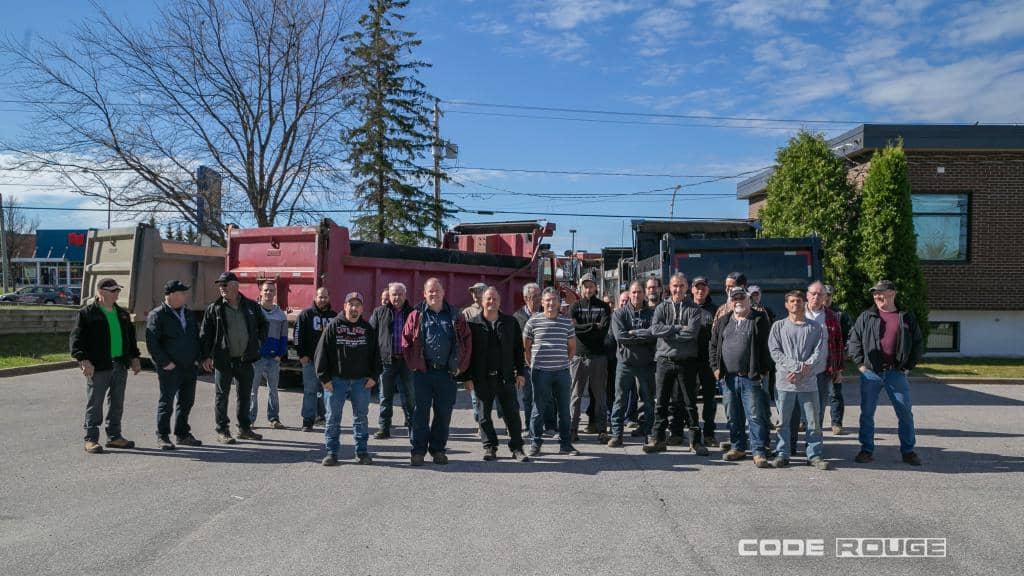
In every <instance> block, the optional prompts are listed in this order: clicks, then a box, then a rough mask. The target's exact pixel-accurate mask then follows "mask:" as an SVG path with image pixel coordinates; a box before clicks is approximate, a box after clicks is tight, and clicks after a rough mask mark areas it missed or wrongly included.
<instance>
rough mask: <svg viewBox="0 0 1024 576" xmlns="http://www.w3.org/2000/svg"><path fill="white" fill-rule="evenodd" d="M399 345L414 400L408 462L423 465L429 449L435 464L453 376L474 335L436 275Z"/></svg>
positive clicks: (464, 363) (462, 367) (444, 440)
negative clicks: (450, 301)
mask: <svg viewBox="0 0 1024 576" xmlns="http://www.w3.org/2000/svg"><path fill="white" fill-rule="evenodd" d="M402 343H403V350H402V354H403V355H404V356H405V363H406V365H407V366H408V367H409V369H410V370H412V372H413V396H414V397H415V400H416V408H415V409H414V410H413V426H412V434H410V440H411V442H412V459H411V462H412V465H413V466H422V465H423V461H424V458H425V456H426V454H427V453H428V452H429V453H430V455H431V456H432V457H433V460H434V464H447V463H448V455H447V454H446V453H445V451H446V447H447V445H448V430H449V427H450V425H451V421H452V409H453V408H454V407H455V398H456V395H457V394H458V387H457V385H456V383H455V376H456V375H457V374H459V373H461V372H465V371H466V369H467V368H469V360H470V353H471V351H472V334H471V333H470V331H469V326H467V325H466V319H465V318H464V317H463V316H462V314H459V311H458V310H456V309H455V307H453V306H452V305H451V304H449V303H448V302H447V301H445V299H444V287H443V286H442V285H441V281H440V280H438V279H437V278H429V279H428V280H427V281H426V282H425V283H424V284H423V302H421V303H420V304H419V305H418V306H416V308H415V309H413V311H412V312H410V313H409V316H408V317H407V318H406V320H405V328H404V329H403V331H402ZM431 408H433V410H434V419H433V421H431V420H430V410H431Z"/></svg>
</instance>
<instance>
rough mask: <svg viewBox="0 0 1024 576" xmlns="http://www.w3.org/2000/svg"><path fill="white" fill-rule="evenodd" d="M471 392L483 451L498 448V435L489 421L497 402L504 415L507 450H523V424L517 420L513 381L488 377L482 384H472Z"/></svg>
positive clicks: (517, 405) (517, 406) (498, 376)
mask: <svg viewBox="0 0 1024 576" xmlns="http://www.w3.org/2000/svg"><path fill="white" fill-rule="evenodd" d="M473 384H474V386H473V391H474V392H476V398H477V402H478V403H479V404H478V406H477V408H478V410H477V423H478V424H480V431H481V432H482V433H483V442H484V449H487V450H490V449H495V450H496V449H497V448H498V433H497V432H496V431H495V430H494V421H493V420H491V412H492V411H493V410H494V403H495V400H497V402H498V404H499V405H500V406H501V411H502V413H503V414H504V415H505V429H506V430H507V431H508V449H509V450H512V451H516V450H522V449H523V422H522V420H520V418H519V404H518V401H517V400H516V385H515V380H511V381H509V380H506V379H504V378H502V377H501V376H500V375H495V376H488V377H487V380H486V381H484V382H474V383H473Z"/></svg>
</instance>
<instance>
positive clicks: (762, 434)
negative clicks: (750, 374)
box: [723, 374, 768, 456]
mask: <svg viewBox="0 0 1024 576" xmlns="http://www.w3.org/2000/svg"><path fill="white" fill-rule="evenodd" d="M724 398H728V401H726V402H725V403H724V404H725V407H726V409H727V410H728V414H729V417H728V420H729V442H731V443H732V447H733V448H734V449H736V450H742V451H744V452H745V451H747V450H748V449H749V450H750V451H751V452H753V453H754V454H760V455H761V456H766V455H767V450H766V448H765V446H766V444H767V443H768V422H767V421H766V420H765V419H764V405H765V404H766V403H767V402H768V393H767V392H765V391H764V388H762V387H761V381H760V380H751V379H750V378H746V377H744V376H739V375H736V374H727V375H726V376H725V388H724V390H723V399H724ZM748 422H749V423H750V438H749V440H750V443H749V445H748V443H747V431H746V424H747V423H748Z"/></svg>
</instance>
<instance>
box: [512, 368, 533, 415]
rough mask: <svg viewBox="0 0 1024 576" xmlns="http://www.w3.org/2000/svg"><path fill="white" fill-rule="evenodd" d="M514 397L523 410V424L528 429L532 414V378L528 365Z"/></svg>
mask: <svg viewBox="0 0 1024 576" xmlns="http://www.w3.org/2000/svg"><path fill="white" fill-rule="evenodd" d="M516 399H517V400H519V407H520V408H522V410H523V424H524V425H525V426H526V428H527V429H529V427H530V415H531V414H533V378H531V377H530V369H529V367H527V369H526V370H525V373H524V374H523V387H522V388H520V389H519V390H517V391H516Z"/></svg>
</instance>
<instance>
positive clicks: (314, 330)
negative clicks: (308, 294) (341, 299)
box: [292, 304, 338, 358]
mask: <svg viewBox="0 0 1024 576" xmlns="http://www.w3.org/2000/svg"><path fill="white" fill-rule="evenodd" d="M337 315H338V313H337V312H335V311H334V309H333V308H331V307H329V306H328V308H327V310H321V309H319V308H317V307H316V304H313V305H312V306H310V307H309V308H306V309H305V310H303V311H302V312H300V313H299V318H298V319H297V320H296V321H295V332H293V336H292V338H293V341H294V343H295V351H296V352H298V353H299V358H303V357H306V358H313V356H314V355H315V354H316V344H317V342H319V341H320V335H321V334H323V332H324V328H326V327H327V325H328V324H329V323H330V322H331V320H334V317H335V316H337Z"/></svg>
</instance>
